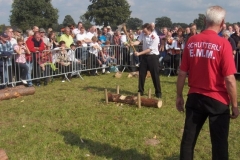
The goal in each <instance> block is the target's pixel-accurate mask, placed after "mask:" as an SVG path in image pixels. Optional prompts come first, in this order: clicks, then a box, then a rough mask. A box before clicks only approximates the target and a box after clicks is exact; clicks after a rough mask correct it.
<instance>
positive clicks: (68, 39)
mask: <svg viewBox="0 0 240 160" xmlns="http://www.w3.org/2000/svg"><path fill="white" fill-rule="evenodd" d="M64 31H65V33H64V34H62V35H61V37H60V39H59V42H61V41H64V42H65V44H66V47H67V48H70V45H71V44H73V43H74V41H73V37H72V36H71V30H70V28H69V27H66V28H65V30H64Z"/></svg>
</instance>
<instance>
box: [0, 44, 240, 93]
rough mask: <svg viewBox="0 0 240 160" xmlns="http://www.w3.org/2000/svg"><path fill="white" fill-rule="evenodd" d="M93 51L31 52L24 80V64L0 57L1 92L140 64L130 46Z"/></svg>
mask: <svg viewBox="0 0 240 160" xmlns="http://www.w3.org/2000/svg"><path fill="white" fill-rule="evenodd" d="M135 48H136V50H137V51H141V50H142V46H135ZM93 50H94V48H92V47H77V48H76V49H75V50H74V51H72V50H71V49H65V50H61V49H57V48H56V49H53V50H44V51H43V52H41V53H31V57H32V61H28V60H27V61H26V65H27V69H28V71H27V72H28V73H27V76H26V77H23V73H24V68H25V69H26V66H25V67H24V65H22V64H19V63H16V59H17V58H18V55H17V54H13V55H12V56H11V57H1V55H0V89H1V88H2V87H3V86H6V85H10V86H15V85H16V84H17V83H20V82H21V79H25V80H26V81H28V82H30V81H33V80H35V81H38V80H44V81H45V80H49V79H51V78H53V77H55V76H62V77H63V78H65V79H66V80H69V77H71V76H73V75H77V76H79V77H80V78H82V76H81V72H84V71H87V72H89V73H90V74H93V75H94V74H95V73H96V70H99V69H102V70H106V71H110V70H111V68H112V67H113V68H116V67H117V68H121V71H122V72H123V71H124V70H125V69H129V70H131V71H135V70H136V69H137V66H138V64H139V63H140V61H141V59H139V58H141V57H135V56H134V53H133V49H131V48H130V47H125V46H116V45H110V46H103V47H102V50H101V51H100V50H98V51H97V53H96V54H94V53H92V52H93ZM239 54H240V52H239V51H238V52H237V54H236V56H235V63H236V68H237V74H240V72H239V71H240V65H239V63H238V62H239V60H240V56H239ZM179 56H180V58H179V59H180V60H179V61H178V60H177V61H175V62H173V61H172V60H174V57H171V59H170V61H169V63H170V64H169V66H168V67H165V70H167V71H169V73H168V74H167V75H168V76H170V74H171V72H175V73H176V69H177V67H176V66H178V65H179V64H180V63H181V53H180V55H179ZM160 59H161V57H160ZM163 63H166V62H163ZM25 74H26V72H25ZM82 79H83V78H82Z"/></svg>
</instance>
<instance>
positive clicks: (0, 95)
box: [0, 86, 35, 100]
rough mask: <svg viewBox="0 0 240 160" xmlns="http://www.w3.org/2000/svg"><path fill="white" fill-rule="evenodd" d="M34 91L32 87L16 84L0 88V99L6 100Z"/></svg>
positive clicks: (30, 93) (31, 93)
mask: <svg viewBox="0 0 240 160" xmlns="http://www.w3.org/2000/svg"><path fill="white" fill-rule="evenodd" d="M34 93H35V88H34V87H25V86H16V87H11V88H5V89H2V90H0V100H7V99H11V98H18V97H20V96H27V95H33V94H34Z"/></svg>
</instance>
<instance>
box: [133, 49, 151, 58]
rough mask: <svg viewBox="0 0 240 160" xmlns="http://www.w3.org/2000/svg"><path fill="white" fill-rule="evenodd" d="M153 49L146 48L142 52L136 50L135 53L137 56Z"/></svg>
mask: <svg viewBox="0 0 240 160" xmlns="http://www.w3.org/2000/svg"><path fill="white" fill-rule="evenodd" d="M151 51H152V50H151V49H146V50H144V51H142V52H135V55H136V56H140V55H144V54H148V53H150V52H151Z"/></svg>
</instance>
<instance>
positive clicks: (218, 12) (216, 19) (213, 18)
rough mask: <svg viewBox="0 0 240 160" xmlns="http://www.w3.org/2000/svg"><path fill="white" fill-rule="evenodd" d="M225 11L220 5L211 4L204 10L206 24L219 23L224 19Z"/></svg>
mask: <svg viewBox="0 0 240 160" xmlns="http://www.w3.org/2000/svg"><path fill="white" fill-rule="evenodd" d="M225 16H226V11H225V10H224V9H223V8H222V7H220V6H211V7H209V8H208V9H207V11H206V23H207V24H208V25H220V24H221V23H222V21H223V20H224V19H225Z"/></svg>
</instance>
